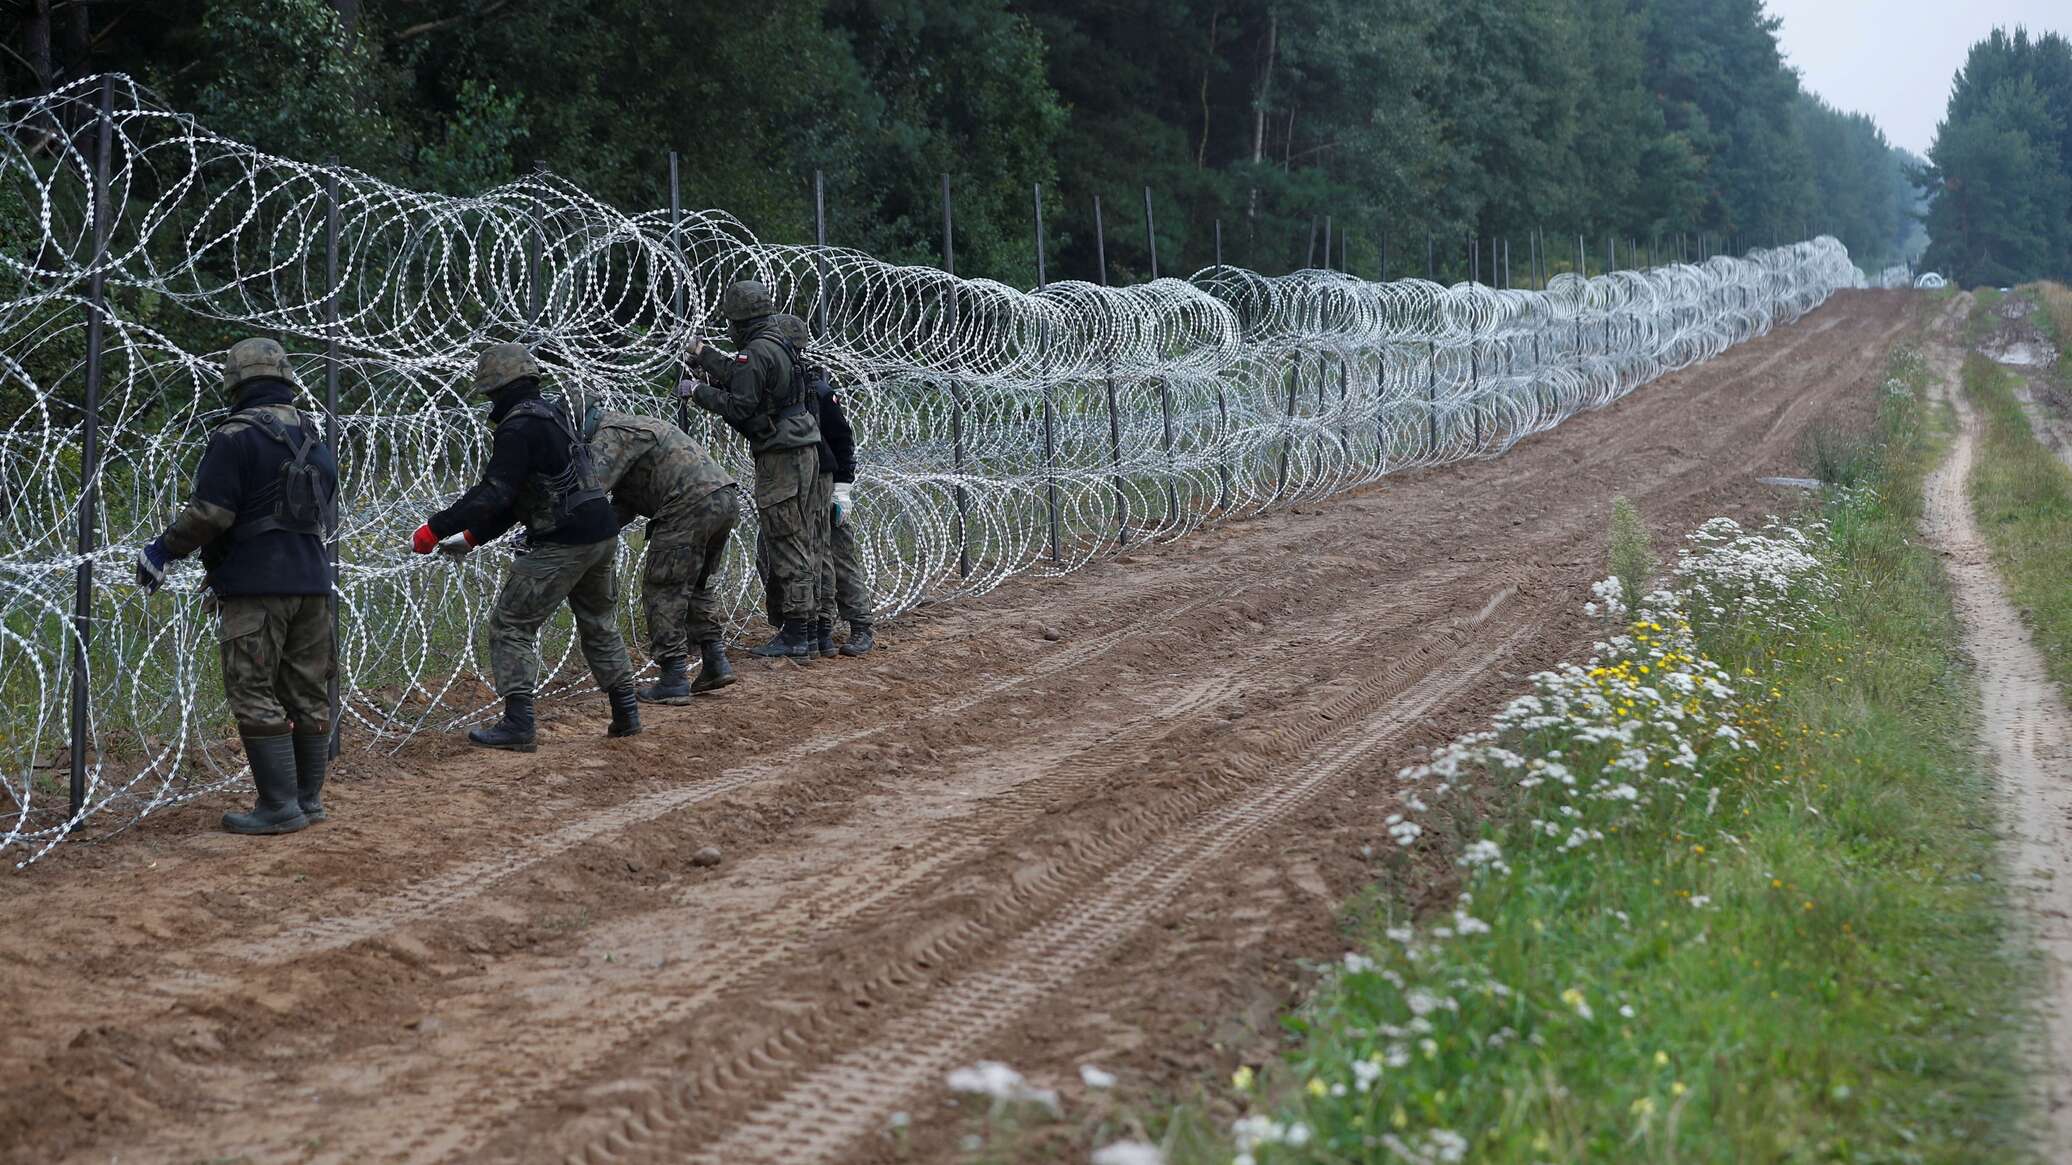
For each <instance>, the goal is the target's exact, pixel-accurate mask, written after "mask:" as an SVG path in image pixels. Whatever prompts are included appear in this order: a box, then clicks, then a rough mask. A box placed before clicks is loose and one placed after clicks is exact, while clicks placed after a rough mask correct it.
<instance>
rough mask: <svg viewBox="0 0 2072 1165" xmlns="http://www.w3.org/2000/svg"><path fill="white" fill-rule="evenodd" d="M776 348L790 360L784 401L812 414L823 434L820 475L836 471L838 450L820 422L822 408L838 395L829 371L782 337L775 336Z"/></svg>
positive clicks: (792, 406)
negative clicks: (787, 394)
mask: <svg viewBox="0 0 2072 1165" xmlns="http://www.w3.org/2000/svg"><path fill="white" fill-rule="evenodd" d="M770 338H771V339H772V340H775V341H776V342H777V346H778V347H780V348H782V349H784V354H785V355H786V356H787V357H789V358H790V359H791V399H790V400H788V401H786V402H785V406H786V408H787V409H790V408H804V409H805V410H806V411H807V412H808V413H810V414H812V417H813V427H814V429H815V430H816V431H818V432H819V434H820V446H819V450H818V452H819V454H820V472H822V473H833V472H834V471H835V451H834V447H833V446H832V445H829V444H828V443H827V428H826V427H825V426H824V425H823V424H822V423H821V419H820V416H821V413H820V405H821V402H822V401H825V400H826V399H827V398H828V397H831V396H833V395H834V394H835V389H834V385H832V384H830V383H828V379H827V369H826V368H824V367H822V366H821V365H819V364H808V363H807V361H806V357H805V353H804V352H802V351H800V350H799V349H797V348H794V347H792V346H791V343H790V342H789V341H787V340H785V339H784V338H783V337H781V336H772V337H770Z"/></svg>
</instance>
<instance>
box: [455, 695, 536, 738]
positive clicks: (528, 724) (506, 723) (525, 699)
mask: <svg viewBox="0 0 2072 1165" xmlns="http://www.w3.org/2000/svg"><path fill="white" fill-rule="evenodd" d="M468 739H469V740H472V741H474V742H475V743H476V744H479V745H481V746H482V747H483V748H503V749H509V750H510V751H512V752H531V751H532V750H533V749H534V748H535V747H537V746H536V745H535V744H534V743H533V723H532V693H531V692H513V693H511V694H510V695H508V696H505V697H504V718H503V719H502V720H499V721H497V722H496V723H494V724H492V725H490V726H489V727H487V728H470V729H468Z"/></svg>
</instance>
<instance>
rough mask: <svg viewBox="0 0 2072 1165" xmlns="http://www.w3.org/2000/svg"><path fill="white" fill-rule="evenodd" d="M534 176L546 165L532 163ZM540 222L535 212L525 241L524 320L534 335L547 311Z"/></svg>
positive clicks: (542, 172) (544, 169) (543, 163)
mask: <svg viewBox="0 0 2072 1165" xmlns="http://www.w3.org/2000/svg"><path fill="white" fill-rule="evenodd" d="M532 170H533V173H535V174H544V173H546V172H547V163H545V162H544V161H540V162H534V163H533V164H532ZM540 233H541V232H540V220H539V215H538V213H537V212H535V213H534V214H533V216H532V233H531V234H530V235H529V236H527V238H526V240H525V301H526V302H525V319H526V322H527V323H529V324H531V325H532V328H533V332H534V334H535V335H537V334H538V332H539V327H540V317H541V316H542V315H543V314H545V312H546V309H547V296H546V289H545V288H543V287H541V286H540Z"/></svg>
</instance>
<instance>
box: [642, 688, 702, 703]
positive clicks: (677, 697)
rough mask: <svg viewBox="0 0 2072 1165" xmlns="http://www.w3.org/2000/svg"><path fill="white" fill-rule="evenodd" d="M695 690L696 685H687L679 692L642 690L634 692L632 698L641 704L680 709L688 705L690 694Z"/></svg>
mask: <svg viewBox="0 0 2072 1165" xmlns="http://www.w3.org/2000/svg"><path fill="white" fill-rule="evenodd" d="M697 690H698V685H696V684H690V685H687V686H686V687H685V688H684V690H683V691H681V692H657V691H655V689H653V688H642V689H641V690H640V691H638V692H635V693H634V696H635V698H637V699H638V700H639V701H640V702H641V703H643V704H671V705H676V706H679V707H680V706H682V705H684V704H688V703H690V702H691V695H692V693H694V692H696V691H697Z"/></svg>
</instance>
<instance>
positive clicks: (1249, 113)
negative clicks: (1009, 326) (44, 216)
mask: <svg viewBox="0 0 2072 1165" xmlns="http://www.w3.org/2000/svg"><path fill="white" fill-rule="evenodd" d="M9 7H10V10H11V11H10V18H11V19H12V21H13V24H14V27H13V28H12V29H10V30H9V33H8V37H7V42H6V43H7V46H8V48H9V52H8V53H7V54H6V55H5V58H4V62H5V63H4V73H5V84H6V87H7V92H8V93H9V95H10V96H23V95H27V94H32V93H36V92H41V91H43V90H46V89H48V88H49V87H51V86H53V85H56V84H62V83H64V82H65V81H66V80H68V79H72V78H76V77H80V76H86V75H90V74H93V73H98V72H105V71H120V72H124V73H128V74H130V75H132V76H134V77H136V78H137V79H139V80H140V81H142V82H143V83H145V84H147V85H148V86H150V87H151V88H152V90H153V91H154V92H155V93H156V94H157V95H158V97H159V99H160V100H161V101H163V102H164V103H165V104H166V105H167V106H168V107H170V108H173V109H178V110H185V111H191V112H193V113H195V114H196V115H198V116H199V117H200V118H201V120H202V121H203V123H204V124H206V125H207V126H209V127H211V128H212V129H214V130H215V131H217V132H220V133H223V134H226V135H229V136H233V137H236V138H240V139H242V140H245V141H249V142H251V143H253V144H255V145H257V146H259V147H261V148H262V149H265V150H268V151H271V152H275V153H278V154H281V155H284V156H288V157H294V158H301V159H310V160H318V159H323V158H326V157H330V156H336V157H338V158H339V159H340V160H341V161H343V162H344V163H346V164H348V165H351V166H355V167H358V168H360V169H363V170H365V171H367V172H369V173H371V174H374V175H377V176H379V177H382V178H384V179H387V180H390V181H393V182H396V183H399V184H404V185H409V186H413V187H418V188H427V189H436V190H441V191H447V192H452V193H469V192H474V191H478V190H482V189H485V188H488V187H491V186H494V185H497V184H499V183H502V182H505V181H508V180H510V179H511V178H513V177H514V176H516V175H519V174H521V173H523V172H525V171H528V170H531V169H532V168H533V167H534V166H535V165H544V166H546V167H547V168H548V169H550V170H552V171H553V172H555V173H557V174H560V175H563V176H565V177H567V178H569V179H572V180H573V181H575V182H577V183H579V184H581V185H582V186H584V187H585V188H587V189H589V190H591V191H593V192H594V193H596V194H598V195H599V196H601V197H603V198H605V199H607V200H610V201H612V202H614V203H615V204H617V205H619V206H622V207H627V208H647V207H653V206H658V205H661V204H663V203H664V202H665V201H666V198H667V187H666V181H667V178H666V175H667V158H668V153H669V151H671V150H675V151H680V152H681V154H682V157H683V165H684V171H683V173H684V178H683V182H684V191H683V197H684V199H685V202H686V204H688V205H694V206H702V207H714V208H718V209H722V210H726V211H728V212H730V213H732V214H734V215H736V216H737V217H739V218H740V219H741V220H742V221H743V222H744V223H745V224H747V225H748V226H749V227H750V228H751V229H752V230H754V231H755V232H757V233H758V234H759V235H761V236H762V237H764V238H766V239H771V240H773V241H807V240H809V239H810V238H811V236H812V229H813V211H812V205H813V203H812V198H813V195H812V185H813V183H812V176H813V174H814V173H815V172H816V171H819V172H821V173H823V174H824V176H825V184H826V201H827V214H828V221H829V236H830V242H831V243H833V244H836V245H840V246H849V247H855V248H859V249H863V250H867V251H870V252H873V253H875V254H877V255H880V256H882V257H885V258H888V259H892V260H897V261H910V262H924V263H940V262H942V254H941V229H942V228H941V221H942V209H941V189H942V185H941V184H942V177H943V176H944V175H947V176H948V177H949V180H950V186H951V190H952V192H953V197H954V200H955V215H956V223H957V240H956V260H957V268H958V271H959V273H960V274H966V275H974V276H985V277H990V278H994V279H999V280H1002V281H1005V282H1009V283H1014V284H1019V285H1024V286H1026V285H1029V284H1030V283H1032V282H1033V281H1034V279H1035V278H1036V256H1035V248H1034V245H1033V229H1032V225H1031V215H1032V205H1031V201H1032V190H1033V189H1034V188H1035V187H1037V186H1039V185H1040V186H1041V189H1042V199H1043V203H1044V215H1045V220H1046V224H1045V225H1046V231H1047V235H1048V247H1047V262H1046V267H1047V273H1048V275H1049V276H1050V277H1051V278H1078V279H1095V278H1099V277H1105V278H1107V279H1108V280H1110V281H1115V282H1123V281H1132V280H1141V279H1144V278H1147V277H1149V276H1150V275H1151V274H1152V264H1153V259H1152V251H1151V245H1150V240H1149V239H1147V232H1146V229H1145V228H1146V222H1145V205H1146V199H1145V190H1146V189H1147V188H1148V189H1149V190H1150V192H1151V194H1150V202H1151V207H1152V214H1153V217H1154V219H1155V238H1156V247H1157V252H1156V254H1157V259H1156V262H1157V266H1158V270H1159V272H1160V273H1162V274H1175V273H1186V272H1188V271H1192V270H1195V269H1197V268H1200V267H1204V266H1207V265H1209V264H1210V263H1211V262H1213V261H1214V259H1215V257H1216V254H1217V246H1218V239H1219V237H1220V240H1221V247H1222V251H1221V253H1222V256H1223V258H1224V259H1225V261H1227V262H1230V263H1233V264H1237V265H1243V266H1247V267H1251V268H1254V269H1257V270H1262V271H1268V272H1274V271H1285V270H1290V269H1294V268H1299V267H1302V266H1306V265H1322V264H1324V263H1326V262H1328V263H1330V264H1331V265H1342V266H1345V267H1347V268H1348V269H1350V270H1352V271H1353V272H1355V273H1358V274H1361V275H1365V276H1367V277H1370V278H1372V277H1377V276H1382V275H1384V274H1385V275H1386V276H1387V277H1391V278H1397V277H1404V276H1409V275H1420V276H1421V275H1425V274H1426V273H1427V271H1428V270H1430V271H1431V272H1432V273H1433V274H1435V275H1437V276H1438V277H1439V278H1441V279H1442V280H1447V281H1451V280H1453V279H1458V278H1463V277H1465V275H1466V273H1467V272H1466V267H1467V255H1468V254H1469V253H1470V243H1469V240H1471V239H1479V240H1508V241H1509V254H1510V258H1511V265H1512V269H1513V271H1514V272H1519V273H1521V274H1518V275H1515V276H1514V278H1516V279H1518V280H1519V281H1521V282H1522V281H1523V278H1524V276H1523V275H1522V272H1523V270H1524V268H1525V267H1526V266H1527V259H1526V254H1527V250H1528V239H1529V238H1531V237H1532V236H1533V235H1534V234H1535V233H1536V232H1537V233H1539V234H1540V235H1541V237H1545V238H1548V239H1550V240H1554V242H1552V243H1550V246H1549V249H1550V250H1551V251H1554V252H1556V253H1557V254H1558V255H1559V256H1561V258H1562V259H1563V261H1564V262H1566V261H1570V260H1569V257H1570V256H1573V255H1574V254H1575V253H1576V249H1577V243H1576V240H1577V239H1578V237H1579V236H1580V237H1582V238H1585V239H1587V240H1588V246H1587V250H1588V253H1589V262H1590V264H1591V268H1592V269H1593V270H1595V269H1598V268H1599V267H1600V266H1601V265H1602V264H1603V262H1604V261H1605V260H1606V258H1607V257H1608V253H1609V254H1610V255H1615V256H1616V257H1617V259H1618V261H1619V263H1620V264H1621V265H1627V264H1629V263H1631V262H1633V261H1634V260H1635V259H1636V258H1638V259H1641V260H1648V259H1659V258H1662V257H1664V256H1668V255H1674V254H1678V253H1682V254H1686V255H1692V254H1697V253H1700V252H1701V251H1702V252H1716V251H1720V250H1738V249H1741V248H1746V247H1751V246H1757V245H1768V244H1771V243H1773V242H1781V241H1789V240H1795V239H1798V238H1802V237H1806V236H1808V235H1809V234H1817V233H1827V234H1833V235H1835V236H1837V237H1839V238H1840V239H1841V240H1842V241H1843V242H1844V243H1845V244H1846V245H1847V246H1848V248H1849V250H1850V253H1851V255H1852V256H1853V257H1854V258H1855V259H1856V261H1857V263H1858V264H1859V265H1860V266H1862V267H1864V268H1865V269H1866V270H1870V271H1876V270H1877V269H1878V268H1879V267H1881V266H1883V265H1885V264H1888V263H1897V262H1901V261H1903V259H1904V258H1905V257H1906V255H1907V253H1908V249H1909V247H1914V248H1918V246H1919V245H1920V243H1919V227H1918V222H1917V221H1916V219H1915V218H1914V216H1913V211H1914V209H1915V207H1916V204H1917V192H1916V190H1915V188H1914V185H1913V182H1912V176H1913V175H1916V174H1918V173H1920V172H1923V171H1921V170H1920V169H1919V167H1920V163H1919V161H1918V160H1914V159H1909V158H1907V157H1905V156H1904V155H1903V154H1902V153H1901V152H1900V151H1897V150H1895V149H1894V148H1892V147H1891V146H1890V145H1889V144H1888V143H1887V142H1886V141H1885V139H1884V137H1883V136H1882V134H1881V133H1880V132H1879V130H1878V128H1877V127H1876V125H1875V124H1873V123H1872V122H1871V121H1870V120H1869V119H1868V118H1865V117H1862V116H1857V115H1853V114H1849V113H1845V112H1843V111H1839V110H1836V109H1834V108H1832V107H1830V106H1828V105H1827V104H1826V103H1824V102H1822V101H1821V100H1820V99H1819V98H1818V97H1817V96H1816V95H1814V94H1812V93H1810V92H1808V91H1806V90H1805V89H1804V88H1802V87H1801V85H1800V84H1799V80H1798V77H1797V76H1796V74H1795V73H1794V72H1793V71H1792V70H1791V69H1790V68H1788V67H1787V66H1786V64H1785V63H1784V61H1783V60H1782V58H1781V56H1780V53H1779V49H1778V44H1777V38H1776V28H1777V25H1776V22H1775V20H1774V19H1772V18H1770V17H1769V16H1767V15H1766V14H1765V12H1764V10H1763V7H1762V5H1761V3H1760V0H1446V2H1442V0H1048V2H1043V3H1010V2H1007V0H766V2H763V3H759V4H754V5H740V4H734V3H722V2H718V0H522V2H521V0H17V2H16V3H13V4H11V5H10V6H9ZM2024 51H2028V50H2024ZM1977 67H1978V66H1977V63H1976V58H1975V61H1974V68H1977ZM1981 80H1982V82H1983V80H1984V79H1983V78H1982V79H1981ZM2022 100H2024V99H2023V98H2021V97H2020V95H2019V94H2017V95H2015V96H2013V97H2006V98H1990V99H1987V98H1982V102H1983V104H1982V108H1983V109H1985V110H1986V111H1985V112H1982V113H1981V114H1980V115H1979V116H1981V117H1990V116H1995V114H1993V113H1992V112H1991V111H1992V110H2000V111H2001V112H2003V113H2005V112H2007V110H2006V109H2005V108H2004V107H2006V106H2009V105H2019V104H2020V103H2021V101H2022ZM2035 100H2037V101H2039V102H2040V101H2042V98H2041V97H2037V98H2036V99H2035ZM2060 100H2061V101H2062V100H2063V98H2062V97H2061V99H2060ZM2015 112H2020V111H2019V110H2016V111H2015ZM2060 124H2064V125H2072V119H2063V118H2061V119H2060ZM1938 164H1939V165H1941V164H1942V163H1941V161H1940V160H1938ZM2058 181H2060V182H2063V181H2064V178H2063V177H2062V174H2060V176H2059V178H2058ZM1096 198H1098V199H1099V200H1100V201H1101V203H1102V207H1103V215H1104V221H1105V227H1106V237H1105V239H1104V240H1103V242H1104V243H1105V248H1104V252H1105V257H1106V270H1105V271H1103V270H1101V269H1100V265H1099V263H1098V262H1097V259H1096V247H1097V244H1096V240H1095V237H1094V229H1093V206H1094V201H1095V199H1096ZM2059 205H2060V207H2062V206H2063V202H2062V201H2061V202H2060V203H2059ZM1327 218H1328V220H1329V222H1330V224H1331V232H1332V233H1331V236H1330V238H1331V240H1332V241H1331V246H1330V247H1329V249H1328V252H1324V251H1321V250H1320V245H1321V237H1322V229H1321V226H1322V224H1323V223H1324V222H1325V220H1326V219H1327ZM2064 221H2065V220H2064V219H2063V216H2062V214H2060V217H2059V222H2060V225H2061V226H2062V225H2063V222H2064ZM2066 237H2067V235H2066V232H2064V231H2062V230H2060V231H2059V232H2058V233H2057V235H2056V238H2057V239H2058V242H2057V243H2056V245H2057V246H2058V247H2059V248H2060V252H2059V253H2060V254H2062V253H2063V250H2062V249H2063V247H2064V245H2065V239H2066ZM1428 239H1430V240H1432V241H1431V242H1429V243H1428V242H1427V240H1428ZM1502 245H1503V244H1502V243H1501V242H1498V243H1497V246H1498V247H1499V248H1501V247H1502ZM1995 245H1997V244H1995ZM1428 247H1429V250H1428ZM1497 253H1498V254H1502V253H1503V252H1502V251H1501V250H1499V251H1498V252H1497ZM1479 254H1480V255H1481V256H1482V261H1481V271H1482V273H1483V277H1484V278H1485V279H1486V278H1488V277H1489V275H1488V273H1489V269H1490V264H1489V259H1488V256H1489V255H1490V254H1491V251H1490V244H1489V243H1486V242H1485V243H1483V244H1482V246H1481V248H1480V250H1479ZM1428 263H1429V265H1430V266H1429V268H1428V266H1427V264H1428Z"/></svg>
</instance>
